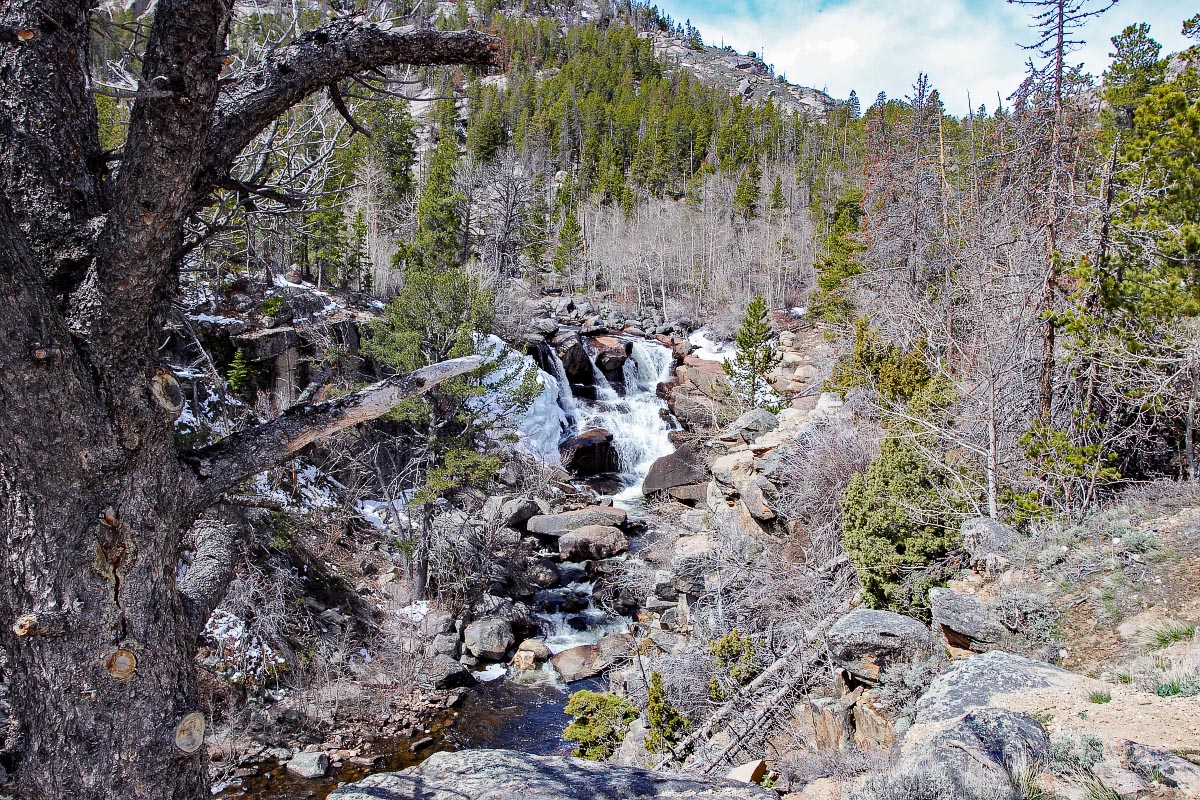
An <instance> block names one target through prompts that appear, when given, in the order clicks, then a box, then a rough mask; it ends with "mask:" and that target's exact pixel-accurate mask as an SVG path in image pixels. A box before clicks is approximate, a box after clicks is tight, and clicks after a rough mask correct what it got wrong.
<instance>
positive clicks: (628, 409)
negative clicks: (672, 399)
mask: <svg viewBox="0 0 1200 800" xmlns="http://www.w3.org/2000/svg"><path fill="white" fill-rule="evenodd" d="M672 363H673V359H672V355H671V351H670V350H669V349H668V348H666V347H663V346H662V345H661V344H658V343H657V342H645V341H641V340H638V341H635V342H634V343H633V347H632V350H631V352H630V356H629V358H628V359H626V361H625V366H624V378H625V396H624V397H622V396H621V395H620V394H618V393H617V391H616V389H614V388H613V387H612V384H610V383H609V382H608V379H607V378H605V377H604V373H603V372H601V371H600V370H599V369H597V370H596V405H595V407H594V408H592V409H591V413H590V415H589V416H588V419H587V422H586V426H587V427H595V428H604V429H605V430H607V431H609V432H611V433H612V435H613V446H614V447H615V448H616V450H617V459H618V462H619V463H620V465H621V477H622V479H623V481H624V482H625V484H626V487H627V488H626V490H625V492H622V495H625V494H634V493H636V492H637V491H640V490H641V485H642V480H643V479H644V478H645V477H646V472H647V471H649V469H650V465H651V464H653V463H654V462H655V460H657V459H659V458H661V457H662V456H665V455H668V454H670V453H672V452H673V451H674V450H675V446H674V445H673V444H671V439H670V432H671V423H670V422H669V421H668V420H667V418H666V415H665V414H664V413H663V412H664V411H665V410H666V407H667V404H666V403H665V402H664V401H663V400H662V398H660V397H659V396H658V391H657V390H658V384H660V383H662V382H663V381H666V380H669V379H670V377H671V365H672Z"/></svg>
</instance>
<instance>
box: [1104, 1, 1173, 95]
mask: <svg viewBox="0 0 1200 800" xmlns="http://www.w3.org/2000/svg"><path fill="white" fill-rule="evenodd" d="M1112 44H1113V48H1114V52H1112V53H1110V54H1109V55H1110V56H1111V58H1112V63H1111V64H1110V65H1109V67H1108V69H1107V70H1105V72H1104V99H1105V100H1107V101H1108V102H1109V103H1110V104H1111V105H1112V106H1114V107H1116V108H1120V109H1123V110H1124V111H1125V112H1126V113H1127V114H1130V115H1132V114H1133V111H1134V109H1135V108H1137V106H1138V104H1139V103H1140V102H1141V101H1142V99H1143V98H1144V97H1145V96H1146V94H1147V93H1148V92H1149V91H1150V89H1151V88H1153V87H1155V86H1157V85H1158V84H1160V83H1162V81H1163V78H1164V77H1165V76H1166V69H1167V63H1166V61H1164V60H1162V59H1161V58H1159V53H1160V52H1161V51H1162V45H1160V44H1159V43H1158V42H1156V41H1155V40H1154V39H1153V38H1151V36H1150V26H1149V25H1147V24H1146V23H1144V22H1140V23H1138V24H1137V25H1130V26H1129V27H1127V28H1126V29H1125V30H1123V31H1121V33H1119V34H1117V35H1116V36H1114V37H1112Z"/></svg>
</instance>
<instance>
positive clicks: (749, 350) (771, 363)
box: [722, 295, 782, 411]
mask: <svg viewBox="0 0 1200 800" xmlns="http://www.w3.org/2000/svg"><path fill="white" fill-rule="evenodd" d="M781 358H782V354H781V353H780V352H779V350H778V348H776V347H775V341H774V334H773V332H772V331H771V320H770V316H769V312H768V309H767V301H766V300H764V299H763V297H762V295H755V297H754V299H753V300H751V301H750V305H749V306H748V307H747V308H746V316H745V317H743V318H742V325H741V327H740V328H739V329H738V334H737V352H736V354H735V355H734V357H733V358H732V359H729V360H728V361H725V362H723V363H722V366H723V367H724V368H725V376H726V379H727V380H728V382H729V386H730V389H732V390H733V394H734V396H735V397H737V398H738V399H739V400H740V401H741V402H743V403H745V404H746V405H748V406H752V407H755V408H759V407H762V408H767V409H769V410H772V411H776V410H778V403H779V396H778V395H777V394H776V393H775V390H774V389H772V388H771V384H770V381H769V380H768V379H767V376H768V375H770V373H771V370H773V369H775V367H776V366H777V365H778V364H779V360H780V359H781Z"/></svg>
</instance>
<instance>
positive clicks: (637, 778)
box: [329, 750, 779, 800]
mask: <svg viewBox="0 0 1200 800" xmlns="http://www.w3.org/2000/svg"><path fill="white" fill-rule="evenodd" d="M329 797H330V800H413V798H418V797H419V798H421V800H508V798H513V797H519V798H521V800H584V798H587V800H657V799H658V798H663V799H664V800H665V799H666V798H671V799H672V800H674V799H676V798H678V800H682V798H692V799H693V800H776V798H778V797H779V795H778V794H777V793H776V792H775V791H773V790H771V789H764V788H762V787H759V786H752V785H750V784H746V783H739V782H738V781H731V780H728V779H725V778H695V777H684V776H679V775H669V774H667V773H664V772H655V771H653V770H648V769H641V768H638V767H626V766H619V765H616V764H604V763H600V762H597V761H587V760H585V759H581V758H567V757H564V756H535V755H530V754H528V753H517V752H513V751H511V750H460V751H458V752H454V753H434V754H433V755H432V756H430V757H429V758H428V759H426V760H425V761H424V762H422V763H421V764H420V765H419V766H416V767H410V768H408V769H406V770H404V771H403V772H385V773H380V774H378V775H372V776H370V777H368V778H365V779H363V780H361V781H358V782H357V783H352V784H349V785H346V786H343V787H341V788H339V789H337V790H336V791H334V792H333V793H332V794H331V795H329Z"/></svg>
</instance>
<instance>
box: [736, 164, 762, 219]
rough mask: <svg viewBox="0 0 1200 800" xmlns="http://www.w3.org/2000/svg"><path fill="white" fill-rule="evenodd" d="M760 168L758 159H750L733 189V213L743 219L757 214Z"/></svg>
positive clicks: (760, 181) (751, 217)
mask: <svg viewBox="0 0 1200 800" xmlns="http://www.w3.org/2000/svg"><path fill="white" fill-rule="evenodd" d="M761 183H762V168H760V167H759V166H758V161H757V160H755V161H751V162H750V163H749V164H747V165H746V168H745V169H744V170H742V174H741V176H739V177H738V182H737V186H735V187H734V190H733V215H734V217H735V218H741V219H742V220H743V221H747V222H748V221H750V220H752V219H754V218H755V217H757V216H758V202H759V199H760V198H761V197H762V188H761V186H760V184H761Z"/></svg>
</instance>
